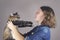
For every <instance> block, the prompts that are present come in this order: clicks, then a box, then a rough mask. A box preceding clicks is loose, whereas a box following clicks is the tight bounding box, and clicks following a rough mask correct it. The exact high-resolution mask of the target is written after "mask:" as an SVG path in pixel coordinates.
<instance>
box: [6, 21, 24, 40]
mask: <svg viewBox="0 0 60 40" xmlns="http://www.w3.org/2000/svg"><path fill="white" fill-rule="evenodd" d="M7 26H8V27H9V28H10V29H11V30H12V33H13V34H14V37H15V39H16V40H24V37H23V36H22V35H21V34H20V33H19V32H18V30H17V29H16V26H15V25H13V23H12V22H10V21H9V22H8V23H7Z"/></svg>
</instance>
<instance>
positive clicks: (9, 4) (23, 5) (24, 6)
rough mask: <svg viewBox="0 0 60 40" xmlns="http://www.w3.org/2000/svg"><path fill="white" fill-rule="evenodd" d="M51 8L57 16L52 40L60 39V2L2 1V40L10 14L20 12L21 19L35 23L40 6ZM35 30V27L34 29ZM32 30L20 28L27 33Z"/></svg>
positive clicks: (0, 2) (0, 36) (0, 20)
mask: <svg viewBox="0 0 60 40" xmlns="http://www.w3.org/2000/svg"><path fill="white" fill-rule="evenodd" d="M42 5H47V6H51V7H52V8H53V9H54V11H55V14H56V21H57V22H56V28H55V29H54V28H52V29H51V40H59V39H60V14H59V13H60V0H0V40H3V36H2V35H3V29H4V27H5V25H6V21H7V19H8V16H9V15H10V13H14V12H18V13H19V14H20V17H21V19H23V20H30V21H32V22H34V25H35V24H36V23H35V21H34V18H35V17H34V15H35V11H36V10H37V9H39V7H40V6H42ZM32 28H33V27H32ZM32 28H19V31H21V33H25V32H27V31H29V30H31V29H32Z"/></svg>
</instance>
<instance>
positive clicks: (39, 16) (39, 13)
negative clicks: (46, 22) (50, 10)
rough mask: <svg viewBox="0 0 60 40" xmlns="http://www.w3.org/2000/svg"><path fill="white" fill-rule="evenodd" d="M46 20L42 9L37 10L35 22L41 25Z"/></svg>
mask: <svg viewBox="0 0 60 40" xmlns="http://www.w3.org/2000/svg"><path fill="white" fill-rule="evenodd" d="M43 19H44V13H43V11H42V10H41V9H39V10H37V12H36V15H35V20H36V21H37V22H38V23H41V22H42V21H43Z"/></svg>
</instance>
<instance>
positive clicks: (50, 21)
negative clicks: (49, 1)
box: [40, 6, 56, 28]
mask: <svg viewBox="0 0 60 40" xmlns="http://www.w3.org/2000/svg"><path fill="white" fill-rule="evenodd" d="M40 9H41V10H42V11H43V13H44V15H45V18H44V20H43V21H42V23H41V24H43V25H48V26H49V27H50V28H55V24H56V20H55V19H56V18H55V13H54V11H53V9H52V8H50V7H49V6H42V7H40Z"/></svg>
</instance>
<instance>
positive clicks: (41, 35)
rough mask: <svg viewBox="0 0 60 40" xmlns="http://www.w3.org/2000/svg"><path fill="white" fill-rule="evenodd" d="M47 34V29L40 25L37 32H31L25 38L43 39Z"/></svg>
mask: <svg viewBox="0 0 60 40" xmlns="http://www.w3.org/2000/svg"><path fill="white" fill-rule="evenodd" d="M47 36H48V29H47V28H44V27H42V28H41V29H39V31H37V32H35V33H34V32H32V34H31V35H30V36H27V37H26V38H25V40H45V38H46V37H47Z"/></svg>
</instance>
